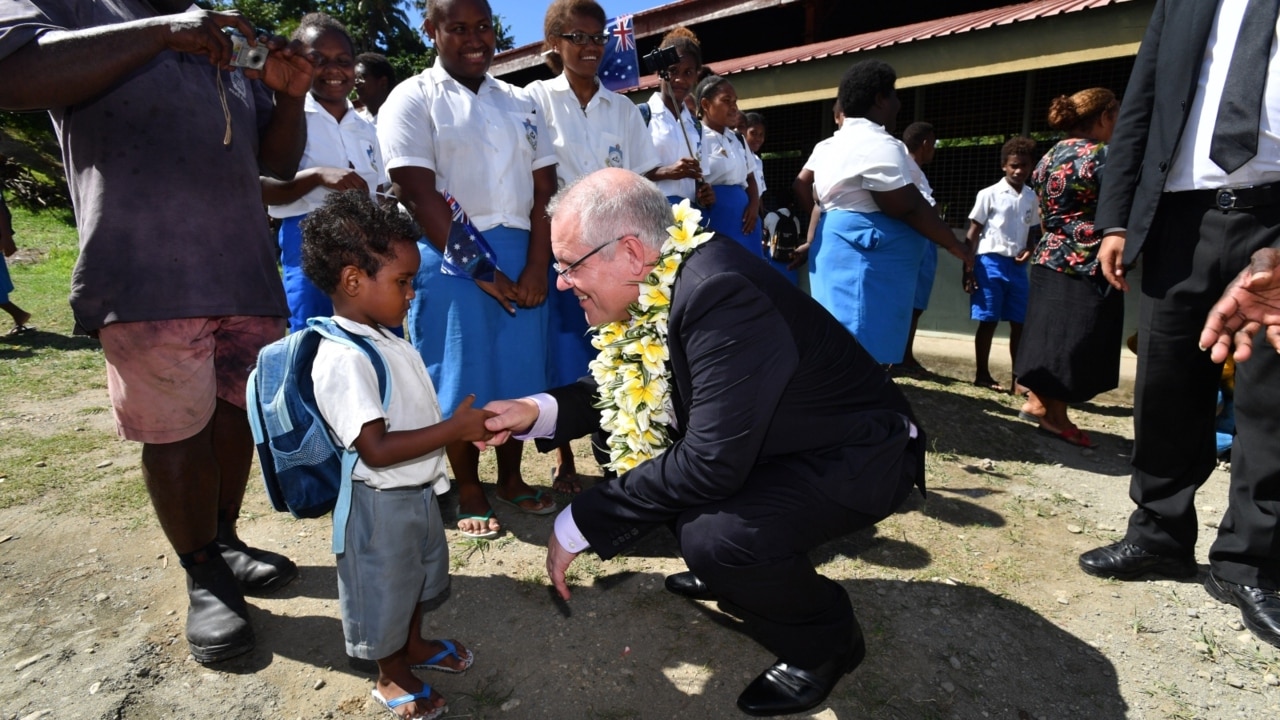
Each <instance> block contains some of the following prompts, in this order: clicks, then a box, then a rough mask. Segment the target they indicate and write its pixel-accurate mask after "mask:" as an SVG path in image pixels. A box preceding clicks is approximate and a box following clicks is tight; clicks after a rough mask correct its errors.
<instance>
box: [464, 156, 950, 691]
mask: <svg viewBox="0 0 1280 720" xmlns="http://www.w3.org/2000/svg"><path fill="white" fill-rule="evenodd" d="M550 211H551V213H552V222H551V245H552V250H553V252H554V254H555V257H556V261H557V262H556V265H555V267H556V270H557V272H559V273H560V279H559V280H558V282H557V284H558V285H559V286H560V288H561V289H562V290H563V289H568V288H573V291H574V293H575V294H576V295H577V297H578V298H579V302H580V304H581V305H582V307H583V310H584V311H585V312H586V316H587V321H588V323H590V324H591V325H593V326H594V325H599V324H602V323H606V322H628V321H630V320H631V319H632V315H631V312H630V310H629V307H630V306H631V305H632V303H635V302H636V301H637V298H638V297H639V295H640V287H641V284H642V283H644V282H645V280H646V278H647V277H648V276H649V275H650V271H651V270H653V268H654V265H655V262H657V260H658V258H659V255H660V254H661V248H662V246H663V243H664V241H665V240H666V239H667V237H668V233H667V228H668V227H670V226H671V225H672V210H671V207H670V205H668V203H667V202H666V200H665V198H664V197H663V195H662V193H661V192H660V191H659V190H658V189H657V187H656V186H655V185H653V184H652V183H651V182H649V181H647V180H645V179H644V178H642V177H640V176H638V175H635V174H634V173H630V172H627V171H625V170H617V169H605V170H601V171H598V172H596V173H593V174H591V175H589V176H587V177H586V178H584V179H582V180H580V181H579V182H577V183H576V184H574V185H571V186H570V187H569V188H566V189H565V190H564V191H563V192H562V193H560V194H559V195H558V196H557V198H556V199H555V200H553V202H552V206H551V208H550ZM677 272H678V274H677V275H676V277H675V281H674V285H673V287H672V290H671V304H670V313H669V321H668V326H667V327H668V334H667V350H668V361H667V363H666V365H665V367H666V369H667V378H666V379H667V381H668V384H669V386H670V388H671V403H670V407H669V413H668V414H669V415H670V417H671V422H670V425H669V428H668V430H669V431H670V433H671V437H672V439H673V442H672V444H671V445H670V446H669V447H668V448H667V449H666V451H665V452H663V453H662V454H660V455H658V456H657V457H654V458H652V459H650V460H647V461H644V462H641V463H640V464H639V465H638V466H636V467H635V468H634V469H632V470H630V471H629V472H626V473H624V474H622V475H621V477H618V478H616V479H613V480H609V481H606V482H603V483H601V484H598V485H596V486H595V487H593V488H591V489H589V490H587V491H586V492H583V493H582V494H581V495H579V496H578V497H576V498H575V499H574V501H573V503H572V504H570V506H569V507H568V508H566V509H565V510H564V511H563V512H562V513H561V514H560V516H559V517H558V519H557V521H556V529H555V532H554V533H553V534H552V536H551V538H550V541H549V543H548V551H547V571H548V574H549V575H550V577H551V581H552V584H553V585H554V586H555V588H556V590H558V591H559V593H560V595H561V596H562V597H564V598H565V599H568V598H569V589H568V587H567V585H566V584H565V570H566V569H567V568H568V567H569V565H570V563H572V562H573V560H574V558H575V557H576V556H577V554H578V553H581V552H582V551H584V550H586V549H587V548H592V549H594V550H595V551H596V552H597V553H598V554H599V555H600V556H601V557H602V558H609V557H612V556H614V555H617V554H618V553H620V552H623V551H625V550H626V549H627V548H629V547H631V546H632V545H633V544H635V543H636V542H637V541H638V540H639V539H640V538H641V537H642V536H644V535H645V534H646V533H648V532H649V531H651V530H653V529H655V528H658V527H662V526H667V527H671V528H673V530H674V532H675V535H676V539H677V541H678V542H679V544H680V548H681V552H682V554H683V555H684V559H685V562H686V563H688V565H689V568H690V569H691V571H690V572H685V573H679V574H677V575H672V576H671V577H669V578H667V583H666V586H667V589H668V590H670V591H671V592H674V593H676V594H680V595H684V596H687V597H691V598H695V599H717V600H719V601H720V602H721V607H722V608H726V609H727V610H729V611H731V612H732V614H734V615H735V616H737V617H740V618H741V619H743V620H744V621H745V622H746V623H747V625H748V626H749V628H750V630H751V631H752V632H751V634H752V635H753V637H756V638H757V639H759V640H760V642H761V643H762V644H763V645H765V647H766V648H768V649H769V650H770V651H772V652H774V653H775V654H776V655H777V656H778V658H779V659H778V661H777V662H776V663H775V664H774V665H773V666H771V667H770V668H768V669H767V670H765V671H764V672H763V673H762V674H761V675H760V676H759V677H757V678H756V679H755V680H754V681H753V682H752V683H751V684H750V685H749V686H748V687H747V689H746V690H745V691H744V692H743V693H742V695H741V696H740V697H739V698H738V706H739V707H740V708H741V709H742V710H743V711H745V712H747V713H750V714H753V715H780V714H788V713H794V712H800V711H802V710H806V709H808V708H811V707H814V706H816V705H817V704H819V703H821V702H822V701H823V699H825V698H826V696H827V694H828V693H829V692H830V691H831V689H832V687H834V686H835V684H836V683H837V682H838V681H839V679H840V678H841V677H842V676H843V675H844V674H845V673H847V672H849V671H850V670H852V669H853V668H854V667H855V666H856V665H857V664H858V663H859V662H860V661H861V659H862V657H863V654H864V652H865V645H864V641H863V638H862V633H861V631H860V630H859V628H858V623H857V621H856V619H855V618H854V615H853V609H852V606H851V604H850V602H849V597H848V594H847V593H846V592H845V590H844V588H842V587H840V585H839V584H837V583H836V582H834V581H832V580H830V579H828V578H825V577H822V576H821V575H819V574H818V573H817V572H816V571H815V570H814V567H813V564H812V563H811V562H810V561H809V559H808V556H807V552H808V551H809V550H810V549H812V548H813V547H816V546H817V545H820V544H822V543H824V542H826V541H828V540H831V539H833V538H836V537H839V536H841V535H845V534H848V533H851V532H854V531H856V530H858V529H860V528H864V527H867V526H869V525H873V524H874V523H876V522H877V521H879V520H881V519H882V518H884V517H885V516H887V515H888V514H889V513H891V512H893V510H894V509H895V508H897V507H898V506H899V505H900V504H901V503H902V501H903V500H904V499H905V498H906V497H907V495H908V494H909V493H910V490H911V488H912V487H913V486H919V487H920V488H921V490H923V488H924V482H923V476H924V465H923V453H924V447H925V444H924V437H923V434H922V433H921V432H920V430H919V428H918V427H917V426H916V424H915V423H914V421H913V418H912V415H911V409H910V407H909V405H908V404H907V401H906V399H905V398H904V397H903V396H902V394H901V392H900V391H899V390H898V389H897V388H896V387H895V386H894V385H893V384H892V382H890V381H889V379H888V377H887V376H886V375H885V373H884V371H883V370H882V369H881V368H880V367H879V365H877V364H876V362H875V360H873V359H872V358H871V356H870V355H868V354H867V353H866V352H865V351H864V350H863V349H862V347H861V346H859V345H858V343H857V341H856V340H855V339H854V338H853V336H852V335H850V334H849V332H848V331H847V330H845V329H844V328H843V327H842V326H841V325H840V323H839V322H837V321H836V320H835V319H834V318H833V317H831V315H830V314H828V313H827V312H826V311H825V310H824V309H823V308H822V307H821V306H819V305H818V304H817V303H815V302H814V301H813V300H811V299H810V298H809V297H808V296H806V295H804V294H803V293H801V292H800V291H798V290H797V289H796V288H795V287H793V286H792V285H791V284H790V283H789V282H787V280H786V279H785V278H784V277H783V276H782V275H781V274H779V273H777V272H776V271H774V270H773V269H772V268H770V267H769V266H768V264H766V263H761V262H760V261H759V259H758V258H755V257H752V256H751V255H750V254H748V253H747V252H746V251H744V250H743V249H742V248H740V247H739V246H738V245H737V244H736V243H734V242H733V241H732V240H730V239H727V238H724V237H721V236H716V237H714V238H712V239H711V240H709V241H707V242H706V243H705V244H703V245H701V246H700V247H698V248H697V249H696V250H694V251H693V252H692V253H691V254H690V255H689V256H688V257H687V259H685V260H684V261H683V262H682V263H681V265H680V267H679V270H678V271H677ZM595 392H596V387H595V385H594V384H593V383H591V382H590V381H589V380H586V379H584V380H582V381H579V382H578V383H576V384H574V385H569V386H565V387H561V388H557V389H555V390H552V391H550V392H549V393H548V394H544V395H538V396H534V397H532V398H522V399H519V400H510V401H498V402H494V403H490V404H489V406H488V407H487V409H489V410H494V411H496V412H498V413H499V414H498V415H497V416H496V417H493V418H491V419H490V420H489V423H488V425H489V428H490V429H491V430H493V431H495V432H497V433H499V435H498V436H497V437H496V438H495V440H496V441H502V440H504V439H505V437H506V435H507V434H508V433H509V432H514V433H517V434H518V435H519V436H521V437H541V438H548V439H549V441H546V442H544V441H540V447H543V448H544V449H545V448H548V447H554V446H556V445H558V444H562V443H563V442H565V441H567V440H569V439H572V438H575V437H581V436H583V435H586V434H588V433H589V432H591V431H593V430H594V429H596V428H597V427H598V426H599V424H600V412H599V411H598V410H595V409H593V407H592V405H593V402H594V400H595Z"/></svg>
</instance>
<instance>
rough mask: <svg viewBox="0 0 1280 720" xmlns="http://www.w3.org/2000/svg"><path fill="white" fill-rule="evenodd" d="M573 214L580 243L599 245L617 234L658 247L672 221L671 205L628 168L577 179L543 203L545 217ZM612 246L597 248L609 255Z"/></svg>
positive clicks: (647, 182)
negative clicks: (575, 218) (633, 237)
mask: <svg viewBox="0 0 1280 720" xmlns="http://www.w3.org/2000/svg"><path fill="white" fill-rule="evenodd" d="M557 213H568V214H576V215H577V217H578V231H579V238H580V239H581V241H582V243H583V244H586V245H590V246H591V247H592V248H595V247H599V246H601V245H604V244H605V243H608V242H610V241H612V240H613V239H615V238H618V237H624V236H626V235H635V236H636V237H638V238H640V241H641V242H642V243H644V244H645V245H646V246H648V247H650V248H653V249H654V250H661V249H662V244H663V243H664V242H666V240H667V228H668V227H670V226H671V224H672V216H671V204H670V203H669V202H667V198H666V196H665V195H663V194H662V191H661V190H659V189H658V186H657V185H654V184H653V183H652V182H650V181H649V180H647V179H645V178H644V177H642V176H640V175H637V174H635V173H633V172H631V171H629V170H616V169H611V170H600V171H597V172H594V173H592V174H590V175H586V176H584V177H581V178H578V179H577V180H574V181H573V182H572V183H569V184H568V185H566V186H565V187H564V189H563V190H561V191H560V192H558V193H556V194H555V196H554V197H552V198H551V201H550V202H549V203H547V216H548V217H555V215H556V214H557ZM615 247H616V246H610V247H607V248H605V249H603V250H601V251H600V254H601V255H604V256H605V258H606V259H608V258H611V257H613V251H614V248H615Z"/></svg>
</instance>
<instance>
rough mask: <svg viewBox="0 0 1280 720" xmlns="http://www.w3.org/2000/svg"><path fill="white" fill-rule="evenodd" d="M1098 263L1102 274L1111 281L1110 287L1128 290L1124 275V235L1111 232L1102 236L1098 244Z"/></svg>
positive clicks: (1127, 282)
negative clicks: (1100, 242)
mask: <svg viewBox="0 0 1280 720" xmlns="http://www.w3.org/2000/svg"><path fill="white" fill-rule="evenodd" d="M1098 264H1099V265H1101V266H1102V276H1103V277H1104V278H1106V279H1107V282H1109V283H1111V287H1113V288H1115V289H1117V290H1120V291H1123V292H1129V281H1128V280H1126V279H1125V277H1124V235H1123V234H1121V233H1111V234H1110V235H1107V236H1106V237H1104V238H1102V244H1101V245H1100V246H1098Z"/></svg>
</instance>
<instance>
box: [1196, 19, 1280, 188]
mask: <svg viewBox="0 0 1280 720" xmlns="http://www.w3.org/2000/svg"><path fill="white" fill-rule="evenodd" d="M1277 9H1280V0H1249V5H1248V6H1247V7H1245V10H1244V19H1243V20H1242V21H1241V23H1240V34H1239V35H1237V36H1236V48H1235V51H1234V52H1233V53H1232V55H1231V65H1230V67H1228V69H1227V82H1226V84H1225V85H1224V86H1223V88H1222V100H1221V101H1220V102H1219V103H1218V117H1217V120H1216V121H1215V122H1214V125H1213V138H1212V139H1211V140H1210V142H1209V159H1210V160H1212V161H1213V162H1214V163H1215V164H1216V165H1217V166H1218V167H1220V168H1222V169H1223V170H1225V171H1226V172H1228V173H1233V172H1235V171H1236V170H1238V169H1239V168H1240V166H1242V165H1244V164H1245V163H1246V162H1249V159H1250V158H1252V157H1253V156H1254V155H1257V154H1258V126H1259V116H1260V114H1261V111H1262V88H1263V85H1265V84H1266V80H1267V60H1268V59H1269V58H1270V54H1271V40H1272V38H1274V37H1275V34H1276V11H1277Z"/></svg>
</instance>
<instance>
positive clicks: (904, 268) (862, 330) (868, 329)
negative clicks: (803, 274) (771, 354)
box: [809, 210, 928, 365]
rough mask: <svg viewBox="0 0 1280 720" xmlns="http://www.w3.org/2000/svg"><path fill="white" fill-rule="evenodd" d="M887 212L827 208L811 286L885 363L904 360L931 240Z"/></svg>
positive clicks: (811, 252) (811, 267)
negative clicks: (923, 258) (918, 278)
mask: <svg viewBox="0 0 1280 720" xmlns="http://www.w3.org/2000/svg"><path fill="white" fill-rule="evenodd" d="M926 242H928V241H927V240H925V239H924V237H923V236H922V235H920V234H919V233H917V232H916V231H914V230H912V229H911V227H910V226H908V225H907V224H906V223H904V222H902V221H901V220H895V219H893V218H891V217H889V216H888V215H885V214H884V213H878V212H877V213H860V212H850V211H847V210H833V211H831V212H827V213H824V214H823V215H822V219H821V220H820V221H819V224H818V228H817V230H816V231H815V233H814V240H813V247H811V248H810V250H809V289H810V292H811V293H812V295H813V299H814V300H817V301H818V302H819V303H821V304H822V306H823V307H825V308H826V309H827V310H828V311H829V312H830V313H831V314H832V315H834V316H835V317H836V319H837V320H839V321H840V323H841V324H842V325H844V326H845V327H846V328H849V332H851V333H853V335H854V337H856V338H857V339H858V342H859V343H861V344H862V347H864V348H866V350H867V352H869V353H871V356H872V357H873V358H875V359H876V362H878V363H881V364H886V365H887V364H893V363H900V362H902V354H903V351H905V350H906V347H907V334H908V333H909V332H910V330H911V304H912V300H913V299H914V297H915V290H916V275H917V273H918V272H919V269H920V259H921V256H922V255H923V254H924V246H925V243H926Z"/></svg>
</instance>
